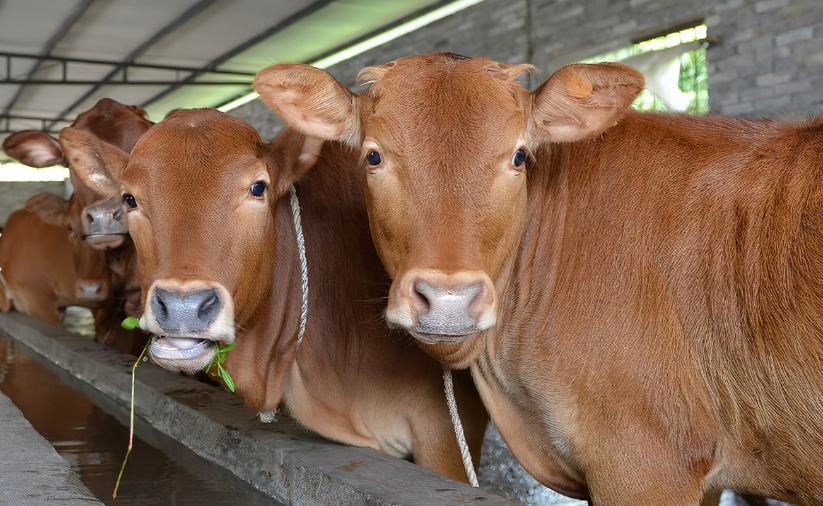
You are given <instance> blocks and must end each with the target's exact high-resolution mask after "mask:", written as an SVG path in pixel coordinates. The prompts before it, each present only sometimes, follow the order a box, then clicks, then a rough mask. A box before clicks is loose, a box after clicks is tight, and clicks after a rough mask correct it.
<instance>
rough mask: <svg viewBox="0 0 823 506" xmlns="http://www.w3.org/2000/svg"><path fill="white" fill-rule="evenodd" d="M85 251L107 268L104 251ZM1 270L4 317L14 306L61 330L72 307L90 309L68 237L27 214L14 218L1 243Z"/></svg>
mask: <svg viewBox="0 0 823 506" xmlns="http://www.w3.org/2000/svg"><path fill="white" fill-rule="evenodd" d="M84 248H85V251H84V252H83V253H84V256H86V257H87V258H88V259H89V260H92V259H93V258H95V257H96V258H97V264H98V265H104V261H105V258H104V254H103V252H101V251H97V250H95V249H93V248H92V247H91V246H84ZM91 263H94V262H93V261H92V262H91ZM0 269H2V270H0V275H2V280H1V283H2V285H3V286H2V287H0V288H2V290H0V310H2V311H3V312H4V313H5V312H8V311H9V310H10V309H11V307H12V304H13V305H14V307H15V308H16V309H17V310H18V311H20V312H21V313H25V314H29V315H31V316H34V317H35V318H38V319H40V320H43V321H45V322H47V323H51V324H53V325H57V324H60V323H62V321H63V317H64V316H65V308H66V307H67V306H82V305H88V302H87V301H85V300H83V298H82V297H79V296H78V293H77V272H76V271H75V263H74V259H73V258H72V248H71V244H70V243H69V235H68V233H67V232H66V230H65V229H64V228H61V227H57V226H54V225H49V224H48V223H46V222H44V221H43V220H41V219H40V218H38V217H37V215H35V214H33V213H30V212H28V211H26V210H23V209H20V210H17V211H15V212H13V213H11V215H10V216H9V218H8V220H7V221H6V226H5V227H4V228H3V236H2V238H0Z"/></svg>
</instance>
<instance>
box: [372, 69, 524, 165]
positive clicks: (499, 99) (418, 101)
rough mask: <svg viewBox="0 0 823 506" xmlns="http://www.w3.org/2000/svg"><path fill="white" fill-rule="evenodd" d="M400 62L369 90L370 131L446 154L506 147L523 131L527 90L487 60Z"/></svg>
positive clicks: (395, 141) (409, 148)
mask: <svg viewBox="0 0 823 506" xmlns="http://www.w3.org/2000/svg"><path fill="white" fill-rule="evenodd" d="M400 62H402V60H401V61H399V62H398V64H397V65H395V66H393V67H392V68H391V69H389V70H388V71H386V72H385V73H384V74H382V75H381V77H380V78H379V79H377V80H375V81H374V84H373V85H372V87H371V89H370V90H369V91H368V99H369V100H370V101H371V104H370V107H367V108H366V117H365V118H363V120H364V124H365V133H366V135H367V136H374V137H386V138H389V142H392V143H393V144H399V145H401V146H402V147H403V148H405V150H406V151H408V152H414V153H419V154H421V155H422V154H424V153H432V154H435V155H438V154H439V155H444V156H445V155H448V154H450V153H455V152H462V153H464V154H465V152H467V151H470V152H473V153H478V154H483V155H487V154H491V153H497V152H498V151H505V150H507V149H510V148H511V146H510V144H511V143H512V142H513V141H516V137H519V136H521V135H522V134H523V132H524V130H525V128H526V117H527V113H528V110H527V108H528V104H529V101H528V92H527V91H526V90H525V89H523V88H522V87H521V86H519V85H518V84H517V83H515V82H514V81H513V80H511V79H508V78H505V77H502V76H501V75H499V74H497V73H495V72H494V70H493V69H492V70H489V69H488V66H487V65H486V64H485V63H484V62H482V61H478V62H475V61H473V60H461V61H460V62H458V63H454V62H451V61H447V62H444V63H440V64H433V65H423V66H422V67H421V66H420V65H401V63H400ZM415 63H417V62H415ZM513 137H514V138H515V139H512V138H513ZM467 142H470V143H472V145H466V143H467ZM455 143H460V144H459V145H455Z"/></svg>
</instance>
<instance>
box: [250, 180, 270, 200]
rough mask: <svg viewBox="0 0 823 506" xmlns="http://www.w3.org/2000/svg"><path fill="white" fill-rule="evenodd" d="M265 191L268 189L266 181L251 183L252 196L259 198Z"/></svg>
mask: <svg viewBox="0 0 823 506" xmlns="http://www.w3.org/2000/svg"><path fill="white" fill-rule="evenodd" d="M265 191H266V183H264V182H262V181H257V182H256V183H254V184H253V185H251V188H249V193H251V196H252V197H254V198H257V199H259V198H260V197H262V196H263V192H265Z"/></svg>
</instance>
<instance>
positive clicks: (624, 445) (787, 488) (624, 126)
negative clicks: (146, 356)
mask: <svg viewBox="0 0 823 506" xmlns="http://www.w3.org/2000/svg"><path fill="white" fill-rule="evenodd" d="M527 68H529V67H528V66H523V65H504V64H499V63H496V62H493V61H490V60H487V59H468V58H464V57H459V56H456V55H451V54H433V55H423V56H417V57H411V58H405V59H401V60H398V61H396V62H394V63H391V64H389V65H385V66H382V67H375V68H369V69H366V70H364V71H363V73H362V74H361V75H362V76H364V78H365V80H367V81H370V82H372V83H373V84H372V86H371V88H370V89H369V90H367V91H365V92H363V93H362V94H359V95H354V94H352V93H351V92H350V91H349V90H347V89H346V88H345V87H344V86H342V85H341V84H340V83H338V82H337V81H336V80H335V79H334V78H332V77H331V76H330V75H328V74H326V73H325V72H323V71H320V70H317V69H313V68H311V67H307V66H303V65H295V64H284V65H276V66H273V67H270V68H268V69H266V70H264V71H262V72H261V73H260V74H259V75H258V77H257V79H256V84H255V87H256V89H257V90H258V91H259V92H260V93H261V95H262V97H263V99H264V100H265V101H266V102H267V103H268V104H269V105H270V106H272V107H273V108H274V110H275V111H276V112H278V113H279V114H280V115H281V116H282V117H283V118H284V119H285V120H286V121H287V122H288V123H289V124H290V125H292V126H294V127H296V128H298V129H299V130H300V131H302V132H303V133H304V134H308V135H314V136H317V137H321V138H324V139H330V140H339V141H343V142H347V143H348V144H350V145H353V146H356V147H357V148H360V149H362V151H361V161H360V166H361V167H362V168H363V172H362V173H363V180H364V183H363V184H364V185H365V188H366V195H367V201H368V204H369V217H370V223H371V228H372V233H373V237H374V240H375V242H376V245H377V249H378V251H379V253H380V256H381V259H382V260H383V262H384V264H385V265H386V267H387V270H388V272H389V273H390V274H391V276H392V278H393V280H394V282H393V285H392V288H391V292H390V295H389V301H388V310H387V312H386V317H387V320H388V321H389V322H390V323H391V324H394V325H396V326H399V327H402V328H404V329H407V330H408V331H410V332H411V333H412V334H413V335H414V336H415V337H416V338H417V339H418V340H419V341H420V342H421V343H422V345H423V346H424V347H425V349H426V350H427V351H428V352H429V353H430V354H432V355H433V356H435V357H437V358H438V359H439V360H440V361H441V362H442V363H444V364H446V365H448V366H451V367H458V368H459V367H471V370H472V373H473V376H474V379H475V382H476V384H477V387H478V390H479V391H480V393H481V396H482V398H483V401H484V403H485V405H486V407H487V408H488V409H489V412H490V414H491V416H492V419H493V420H494V422H495V424H496V425H497V427H498V428H499V430H500V433H501V434H502V435H503V438H504V439H505V441H506V443H507V444H508V445H509V446H510V448H511V450H512V452H513V453H514V455H515V456H516V457H517V458H518V460H519V461H520V462H521V463H523V465H524V467H525V468H526V469H527V470H528V471H529V472H530V473H532V474H533V475H534V476H535V477H536V478H538V479H539V480H540V481H541V482H542V483H544V484H546V485H548V486H550V487H552V488H554V489H555V490H557V491H560V492H562V493H564V494H566V495H570V496H573V497H579V498H591V500H592V501H593V502H594V504H597V505H610V506H615V505H662V504H665V505H696V504H698V503H699V502H700V500H701V497H702V496H703V494H704V492H705V491H713V490H717V489H720V488H723V487H727V488H731V489H734V490H738V491H742V492H748V493H754V494H759V495H764V496H770V497H775V498H779V499H781V500H785V501H790V502H792V503H796V504H802V505H820V504H823V467H821V465H820V464H821V462H823V235H821V233H823V186H821V183H820V182H821V180H823V155H821V153H823V122H821V121H820V120H816V121H811V122H807V123H786V122H778V121H773V120H744V119H730V118H722V117H712V116H707V117H691V116H685V115H666V114H650V113H648V114H646V113H638V112H633V111H630V110H629V105H630V103H631V102H632V100H633V99H634V97H635V96H636V95H637V93H638V92H639V90H640V89H641V88H642V87H643V77H642V76H641V75H640V74H639V73H638V72H636V71H634V70H633V69H631V68H628V67H625V66H621V65H616V64H602V65H570V66H567V67H564V68H563V69H561V70H559V71H558V72H557V73H555V74H554V75H553V76H552V77H551V78H549V79H548V80H547V81H546V82H545V83H544V84H543V85H542V86H541V87H540V88H539V89H537V90H536V91H535V92H534V93H529V92H528V91H526V90H525V89H523V88H522V87H520V86H519V85H517V84H516V83H515V82H514V79H515V78H516V77H517V75H518V74H520V73H521V72H522V71H524V70H525V69H527ZM350 170H351V169H350ZM350 173H351V172H350Z"/></svg>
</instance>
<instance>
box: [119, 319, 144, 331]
mask: <svg viewBox="0 0 823 506" xmlns="http://www.w3.org/2000/svg"><path fill="white" fill-rule="evenodd" d="M120 326H121V327H123V328H124V329H126V330H134V329H139V328H140V319H139V318H135V317H134V316H129V317H128V318H126V319H125V320H123V321H122V322H121V323H120Z"/></svg>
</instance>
